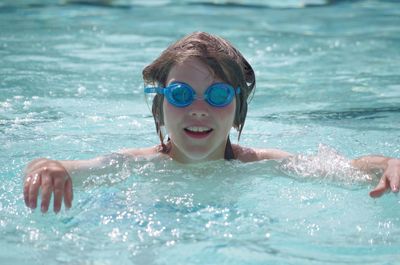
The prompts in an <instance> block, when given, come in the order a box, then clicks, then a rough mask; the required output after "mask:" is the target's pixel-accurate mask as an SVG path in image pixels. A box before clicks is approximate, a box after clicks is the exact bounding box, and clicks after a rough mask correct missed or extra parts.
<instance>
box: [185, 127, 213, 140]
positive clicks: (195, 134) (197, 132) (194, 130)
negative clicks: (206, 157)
mask: <svg viewBox="0 0 400 265" xmlns="http://www.w3.org/2000/svg"><path fill="white" fill-rule="evenodd" d="M184 130H185V133H186V134H187V135H188V136H190V137H192V138H205V137H207V136H208V135H209V134H210V133H211V132H212V131H213V129H211V128H208V127H199V126H191V127H187V128H184Z"/></svg>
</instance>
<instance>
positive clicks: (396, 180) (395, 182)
mask: <svg viewBox="0 0 400 265" xmlns="http://www.w3.org/2000/svg"><path fill="white" fill-rule="evenodd" d="M399 184H400V175H399V176H396V177H393V178H391V179H390V188H391V189H392V191H393V192H399Z"/></svg>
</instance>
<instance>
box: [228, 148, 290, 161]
mask: <svg viewBox="0 0 400 265" xmlns="http://www.w3.org/2000/svg"><path fill="white" fill-rule="evenodd" d="M232 149H233V153H234V154H235V156H236V158H237V159H238V160H240V161H242V162H253V161H260V160H268V159H284V158H287V157H289V156H292V154H290V153H288V152H286V151H283V150H280V149H256V148H250V147H244V146H240V145H237V144H233V145H232Z"/></svg>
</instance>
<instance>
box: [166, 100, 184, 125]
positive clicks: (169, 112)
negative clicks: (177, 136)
mask: <svg viewBox="0 0 400 265" xmlns="http://www.w3.org/2000/svg"><path fill="white" fill-rule="evenodd" d="M163 114H164V123H165V125H166V126H168V124H171V123H173V122H174V121H177V120H178V119H177V118H178V117H180V116H181V115H182V114H183V111H182V109H180V108H176V107H174V106H172V105H171V104H169V102H168V101H166V100H164V103H163Z"/></svg>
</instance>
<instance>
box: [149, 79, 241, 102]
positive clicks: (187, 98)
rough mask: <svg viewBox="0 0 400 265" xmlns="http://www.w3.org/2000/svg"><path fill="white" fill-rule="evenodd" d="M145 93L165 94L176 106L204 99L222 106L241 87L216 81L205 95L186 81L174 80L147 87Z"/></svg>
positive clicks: (238, 91)
mask: <svg viewBox="0 0 400 265" xmlns="http://www.w3.org/2000/svg"><path fill="white" fill-rule="evenodd" d="M144 93H146V94H150V93H157V94H161V95H165V97H166V98H167V100H168V102H169V103H170V104H172V105H174V106H175V107H179V108H184V107H187V106H189V105H190V104H192V103H193V101H194V100H196V99H198V98H200V99H204V100H205V101H206V102H207V103H208V104H210V105H211V106H213V107H218V108H222V107H225V106H227V105H229V104H230V103H231V102H232V100H233V98H234V96H235V94H239V93H240V88H239V87H238V88H237V89H236V90H235V89H234V88H233V87H232V86H231V85H228V84H226V83H215V84H212V85H211V86H209V87H208V88H207V90H206V92H205V93H204V96H203V97H198V96H196V92H195V91H194V89H193V88H192V87H191V86H189V85H188V84H186V83H182V82H173V83H171V84H169V85H168V86H167V87H164V88H162V87H146V88H145V89H144Z"/></svg>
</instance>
